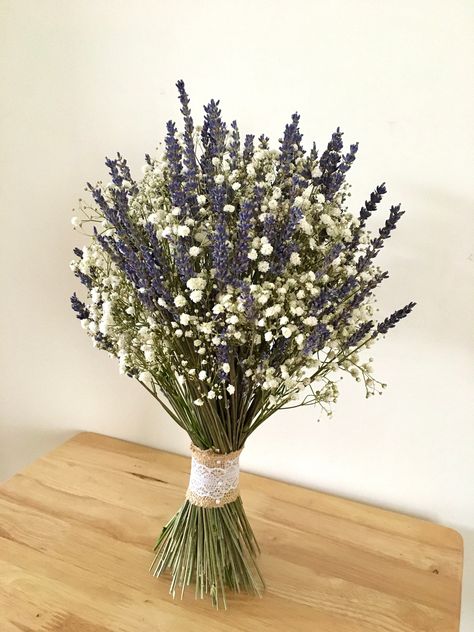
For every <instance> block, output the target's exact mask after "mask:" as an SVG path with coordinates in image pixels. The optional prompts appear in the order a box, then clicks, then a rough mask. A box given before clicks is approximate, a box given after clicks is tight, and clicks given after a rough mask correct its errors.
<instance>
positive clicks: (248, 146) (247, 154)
mask: <svg viewBox="0 0 474 632" xmlns="http://www.w3.org/2000/svg"><path fill="white" fill-rule="evenodd" d="M254 138H255V136H254V135H253V134H247V135H246V136H245V140H244V151H243V153H242V157H243V159H244V164H247V163H249V162H250V161H251V160H252V156H253V152H254V147H253V141H254Z"/></svg>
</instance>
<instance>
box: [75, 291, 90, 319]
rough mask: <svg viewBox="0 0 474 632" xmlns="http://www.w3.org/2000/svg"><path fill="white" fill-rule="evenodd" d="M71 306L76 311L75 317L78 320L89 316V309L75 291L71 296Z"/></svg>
mask: <svg viewBox="0 0 474 632" xmlns="http://www.w3.org/2000/svg"><path fill="white" fill-rule="evenodd" d="M71 307H72V309H73V310H74V311H75V312H76V318H79V320H84V319H85V318H89V310H88V309H87V307H86V305H85V304H84V303H83V302H82V301H81V300H79V299H78V298H77V296H76V293H75V292H74V294H73V295H72V296H71Z"/></svg>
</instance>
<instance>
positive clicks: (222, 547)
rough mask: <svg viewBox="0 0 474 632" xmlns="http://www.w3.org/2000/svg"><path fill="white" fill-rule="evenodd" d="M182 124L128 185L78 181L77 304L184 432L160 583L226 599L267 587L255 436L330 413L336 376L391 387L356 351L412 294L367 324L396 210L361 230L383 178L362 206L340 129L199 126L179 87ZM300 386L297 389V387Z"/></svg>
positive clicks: (125, 170) (208, 110) (159, 561)
mask: <svg viewBox="0 0 474 632" xmlns="http://www.w3.org/2000/svg"><path fill="white" fill-rule="evenodd" d="M177 88H178V92H179V99H180V103H181V113H182V115H183V118H184V131H183V132H182V133H178V130H177V128H176V125H175V124H174V123H173V122H172V121H170V122H169V123H168V124H167V134H166V139H165V145H164V148H163V150H162V151H161V152H159V153H158V155H157V156H156V157H154V158H152V157H150V156H148V155H147V156H146V165H145V166H144V169H143V177H142V178H141V179H140V180H135V179H134V178H133V177H132V175H131V173H130V169H129V167H128V165H127V163H126V161H125V160H124V159H123V158H122V157H121V156H120V154H118V155H117V158H115V159H107V160H106V165H107V167H108V168H109V170H110V175H111V182H109V183H108V184H106V185H104V184H102V183H101V182H99V183H97V184H95V185H91V184H89V185H88V189H89V190H90V192H91V194H92V199H93V201H92V202H91V203H86V202H85V201H83V200H81V201H80V214H79V217H74V218H73V220H72V221H73V224H74V226H75V227H77V228H82V229H87V228H88V227H90V228H91V230H89V231H86V232H88V233H89V237H90V239H89V241H88V244H87V245H86V246H84V247H83V248H82V249H79V248H76V249H75V254H76V257H77V258H76V259H75V260H74V261H73V262H72V264H71V267H72V269H73V271H74V273H75V274H76V275H77V276H78V277H79V279H80V281H81V282H82V283H83V285H84V286H85V289H86V298H85V300H84V301H83V300H80V299H79V298H78V297H77V296H76V295H75V294H74V295H73V297H72V299H71V301H72V307H73V309H74V311H75V312H76V315H77V317H78V318H79V320H80V322H81V325H82V327H83V328H84V330H85V331H86V332H87V334H88V335H89V336H91V338H92V342H93V344H94V346H96V347H98V348H100V349H104V350H105V351H107V352H108V353H109V354H110V355H111V356H114V357H116V358H118V361H119V370H120V372H121V373H124V374H126V375H129V376H130V377H133V378H135V379H136V380H138V382H139V383H140V384H141V385H142V386H143V387H144V388H145V389H146V390H147V391H148V392H149V393H150V394H151V395H152V396H153V397H154V398H155V399H156V400H158V402H160V404H161V405H162V406H163V408H164V409H165V410H166V412H167V413H168V414H169V415H170V417H171V418H172V419H173V420H174V421H175V422H176V423H177V424H178V425H179V426H181V428H183V429H184V430H185V431H186V433H187V434H188V435H189V437H190V439H191V442H192V456H193V458H192V468H191V478H190V483H189V488H188V491H187V494H186V500H185V502H184V504H183V505H182V507H181V508H180V509H179V511H178V512H177V514H176V515H175V516H173V517H172V518H171V520H170V521H169V522H168V524H167V525H166V526H165V527H164V528H163V530H162V533H161V535H160V536H159V538H158V541H157V544H156V547H155V549H156V557H155V560H154V562H153V565H152V571H153V573H154V574H155V575H160V574H162V573H164V572H165V571H168V570H169V571H171V592H172V593H173V595H174V594H175V593H176V592H177V591H178V590H180V591H181V592H182V591H184V589H185V587H186V586H187V585H189V584H190V583H194V584H195V592H196V596H198V597H204V596H205V595H210V597H211V598H212V602H213V604H214V605H216V606H219V605H224V606H225V604H226V589H227V588H229V589H231V590H235V591H242V590H243V591H248V592H250V593H256V594H261V592H262V589H263V580H262V577H261V575H260V572H259V570H258V567H257V565H256V561H255V560H256V556H257V553H258V545H257V543H256V541H255V537H254V535H253V532H252V529H251V527H250V524H249V522H248V520H247V518H246V515H245V512H244V509H243V505H242V501H241V498H240V495H239V487H238V481H239V476H238V458H239V454H240V451H241V450H242V448H243V447H244V445H245V443H246V441H247V439H248V438H249V436H250V435H251V434H252V433H253V432H254V431H255V430H256V429H257V428H258V427H259V426H260V425H261V424H262V423H263V422H264V421H266V420H267V419H268V418H269V417H270V416H271V415H273V414H274V413H275V412H276V411H278V410H280V409H283V408H289V407H295V406H307V405H315V404H316V405H319V406H321V407H322V408H323V409H324V410H326V411H327V412H330V406H331V404H332V403H333V402H335V400H336V398H337V395H338V380H339V379H340V374H341V372H346V373H349V374H350V375H351V376H353V377H354V378H355V379H357V380H362V381H363V383H364V385H365V390H366V394H367V396H369V395H372V394H374V393H375V392H378V391H379V389H380V388H381V387H382V386H384V385H383V384H381V383H380V382H378V381H377V380H375V379H374V377H373V375H372V368H371V360H367V359H365V360H364V359H362V358H361V355H360V352H361V351H362V350H363V349H367V348H368V347H370V346H371V345H372V344H373V343H374V341H375V340H376V339H377V338H378V337H379V336H380V335H383V334H385V333H386V332H387V331H388V330H389V329H390V328H392V327H393V326H394V325H396V324H397V323H398V321H400V320H401V319H402V318H404V317H405V316H407V315H408V313H409V312H410V311H411V309H412V308H413V306H414V303H408V305H406V306H405V307H403V308H402V309H399V310H397V311H395V312H394V313H393V314H391V315H389V316H387V317H386V318H385V319H383V320H381V321H376V320H375V316H374V314H375V310H374V300H375V299H374V290H375V289H376V287H377V286H378V285H379V284H380V283H381V282H382V281H383V280H384V279H386V278H387V276H388V274H387V272H385V271H383V270H381V269H380V268H379V267H378V266H376V265H375V258H376V256H377V254H378V253H379V252H380V250H381V249H382V248H383V246H384V244H385V242H386V240H387V239H388V238H389V237H390V236H391V234H392V231H393V230H394V229H395V227H396V225H397V223H398V221H399V219H400V218H401V216H402V214H403V211H401V210H400V206H399V205H397V206H392V207H391V208H390V211H389V216H388V219H387V220H386V221H385V224H384V225H383V226H382V228H381V229H380V230H379V231H378V234H376V235H375V236H372V235H371V233H370V231H369V230H368V228H367V226H366V222H367V220H368V219H369V217H370V216H371V215H372V213H374V211H375V210H376V208H377V206H378V205H379V203H380V201H381V200H382V196H383V195H384V194H385V193H386V189H385V186H384V185H383V184H382V185H380V186H378V187H377V188H376V189H375V190H374V192H373V193H372V194H371V195H370V198H369V200H368V201H366V202H365V204H364V205H363V206H362V208H361V210H360V211H359V213H358V214H356V215H354V214H352V213H351V212H350V211H349V209H348V207H347V201H348V196H349V185H348V184H347V183H346V180H345V179H346V174H347V172H348V171H349V169H350V167H351V165H352V163H353V162H354V159H355V155H356V152H357V144H354V145H351V146H350V148H349V151H348V152H347V153H343V143H342V133H341V132H340V130H339V129H337V130H336V132H335V133H334V134H333V135H332V138H331V140H330V142H329V144H328V146H327V148H326V149H325V150H324V151H322V153H321V154H319V152H318V150H317V149H316V146H315V145H314V144H313V146H312V148H311V149H310V150H309V151H306V150H305V149H304V147H303V144H302V135H301V132H300V129H299V115H298V114H294V115H293V117H292V119H291V123H289V124H288V125H287V126H286V128H285V131H284V134H283V138H282V139H281V140H280V141H279V149H272V148H270V145H269V139H268V138H267V137H266V136H264V135H261V136H260V137H259V138H258V139H257V140H256V139H255V138H254V136H253V135H246V136H245V138H244V139H243V143H241V138H240V133H239V128H238V126H237V123H236V122H235V121H234V122H233V123H232V124H231V125H230V127H228V126H227V125H226V123H225V122H224V121H223V119H222V117H221V111H220V109H219V102H216V101H214V100H212V101H211V102H210V103H209V104H208V105H207V106H206V107H205V108H204V112H205V116H204V124H203V126H202V127H199V128H198V127H195V125H194V123H193V119H192V117H191V112H190V108H189V99H188V96H187V94H186V91H185V87H184V84H183V82H182V81H178V83H177ZM302 395H304V397H303V398H301V396H302Z"/></svg>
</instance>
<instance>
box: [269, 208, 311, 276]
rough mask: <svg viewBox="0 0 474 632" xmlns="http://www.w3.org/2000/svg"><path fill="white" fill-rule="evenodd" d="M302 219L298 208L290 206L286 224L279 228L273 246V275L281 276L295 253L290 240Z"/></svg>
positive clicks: (293, 243) (293, 245)
mask: <svg viewBox="0 0 474 632" xmlns="http://www.w3.org/2000/svg"><path fill="white" fill-rule="evenodd" d="M302 217H303V211H302V210H301V209H300V208H299V207H298V206H294V205H293V206H292V207H291V208H290V212H289V213H288V218H287V220H286V222H284V223H283V225H282V226H280V232H279V235H278V240H277V243H276V246H275V252H274V259H273V261H272V265H271V268H270V269H271V270H272V272H274V273H275V274H281V273H282V272H283V270H284V269H285V266H286V265H287V263H288V261H289V259H290V256H291V255H292V253H293V252H296V251H297V246H296V243H295V242H294V241H293V240H292V237H293V234H294V232H295V230H296V227H297V226H298V224H299V223H300V221H301V219H302Z"/></svg>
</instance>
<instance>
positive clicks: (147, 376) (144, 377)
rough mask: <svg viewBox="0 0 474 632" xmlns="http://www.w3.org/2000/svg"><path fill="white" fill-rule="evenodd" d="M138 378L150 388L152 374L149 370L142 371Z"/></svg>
mask: <svg viewBox="0 0 474 632" xmlns="http://www.w3.org/2000/svg"><path fill="white" fill-rule="evenodd" d="M138 380H139V381H140V382H143V384H145V386H148V388H151V386H152V384H153V375H152V374H151V373H150V372H149V371H142V372H141V373H140V374H139V376H138Z"/></svg>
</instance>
